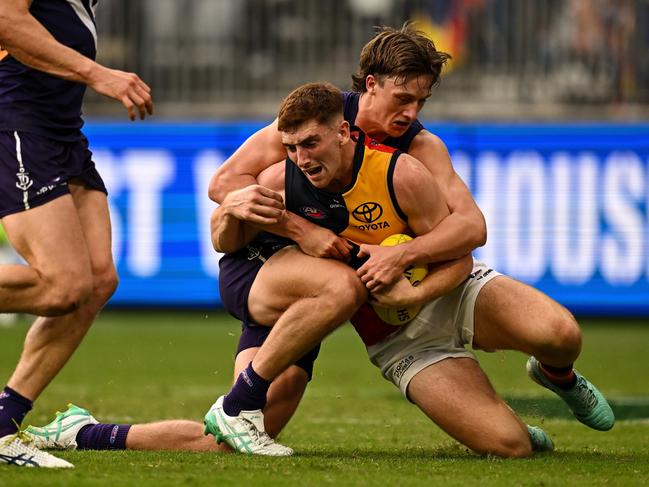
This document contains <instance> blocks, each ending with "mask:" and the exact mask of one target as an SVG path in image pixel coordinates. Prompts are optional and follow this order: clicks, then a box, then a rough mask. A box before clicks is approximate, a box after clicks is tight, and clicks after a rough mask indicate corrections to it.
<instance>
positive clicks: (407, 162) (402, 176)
mask: <svg viewBox="0 0 649 487" xmlns="http://www.w3.org/2000/svg"><path fill="white" fill-rule="evenodd" d="M429 178H430V172H429V171H428V170H427V169H426V166H424V165H423V164H422V162H421V161H420V160H419V159H417V158H415V157H414V156H412V155H410V154H407V153H405V152H401V153H399V154H398V157H397V160H396V164H395V167H394V175H393V181H394V182H395V183H397V184H399V183H403V184H417V185H419V184H422V183H426V181H427V180H428V179H429Z"/></svg>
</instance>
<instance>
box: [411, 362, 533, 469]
mask: <svg viewBox="0 0 649 487" xmlns="http://www.w3.org/2000/svg"><path fill="white" fill-rule="evenodd" d="M408 397H409V398H410V400H412V401H413V402H414V403H415V404H416V405H417V406H418V407H419V408H420V409H421V410H422V411H423V412H424V413H425V414H426V415H427V416H428V417H429V418H430V419H432V420H433V422H435V424H437V425H438V426H439V427H440V428H442V429H443V430H444V431H446V432H447V433H448V434H449V435H450V436H452V437H453V438H455V439H456V440H458V441H459V442H461V443H463V444H464V445H467V446H468V447H470V448H471V449H473V450H475V451H477V452H480V453H494V454H497V455H500V456H517V455H518V454H520V453H523V454H524V453H526V450H527V449H529V439H528V434H527V428H526V427H525V425H524V424H523V423H522V422H521V421H520V419H518V417H516V415H515V414H514V413H513V411H512V410H511V409H510V408H509V406H507V404H506V403H505V402H504V401H503V400H502V399H501V398H500V396H498V394H497V393H496V391H495V390H494V388H493V387H492V385H491V383H490V382H489V379H488V378H487V376H486V375H485V373H484V372H483V371H482V369H481V368H480V365H479V364H478V362H476V361H475V360H473V359H470V358H447V359H445V360H442V361H440V362H437V363H435V364H433V365H430V366H428V367H426V368H425V369H423V370H422V371H421V372H419V373H418V374H417V375H416V376H415V377H413V379H412V380H411V381H410V384H409V385H408Z"/></svg>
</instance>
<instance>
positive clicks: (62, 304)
mask: <svg viewBox="0 0 649 487" xmlns="http://www.w3.org/2000/svg"><path fill="white" fill-rule="evenodd" d="M92 290H93V285H92V278H91V277H90V276H86V277H79V278H67V279H64V280H58V281H56V282H55V283H53V284H52V285H50V286H47V289H46V290H45V291H44V292H43V294H42V298H43V301H42V306H41V310H39V314H40V315H41V316H61V315H64V314H68V313H72V312H73V311H76V310H77V309H79V307H81V306H82V305H83V304H84V303H85V302H86V301H87V300H88V298H89V297H90V296H91V294H92Z"/></svg>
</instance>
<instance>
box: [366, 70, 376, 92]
mask: <svg viewBox="0 0 649 487" xmlns="http://www.w3.org/2000/svg"><path fill="white" fill-rule="evenodd" d="M376 85H377V80H376V76H374V75H373V74H368V75H367V76H366V77H365V91H367V92H368V93H374V90H376Z"/></svg>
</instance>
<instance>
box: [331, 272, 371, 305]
mask: <svg viewBox="0 0 649 487" xmlns="http://www.w3.org/2000/svg"><path fill="white" fill-rule="evenodd" d="M327 287H328V289H327V290H326V292H327V295H328V296H329V297H330V298H331V299H332V300H334V301H335V303H336V305H337V306H338V307H339V308H341V309H343V308H348V309H350V310H356V309H357V308H359V307H360V306H361V305H362V304H363V303H364V302H365V301H366V300H367V289H366V288H365V286H364V285H363V283H362V282H361V280H360V279H359V278H358V276H357V275H356V274H355V273H354V272H351V271H350V272H341V273H340V275H339V276H338V277H337V278H336V279H335V280H334V281H332V282H331V283H330V284H329V285H328V286H327Z"/></svg>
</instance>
